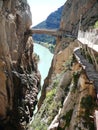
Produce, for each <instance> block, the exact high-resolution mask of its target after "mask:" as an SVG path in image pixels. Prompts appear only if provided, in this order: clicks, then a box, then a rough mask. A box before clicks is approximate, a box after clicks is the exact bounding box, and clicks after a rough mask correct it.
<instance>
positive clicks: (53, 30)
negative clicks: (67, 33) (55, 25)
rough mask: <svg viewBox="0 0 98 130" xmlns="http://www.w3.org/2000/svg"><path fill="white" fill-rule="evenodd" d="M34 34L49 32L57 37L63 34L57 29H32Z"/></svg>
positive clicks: (48, 33)
mask: <svg viewBox="0 0 98 130" xmlns="http://www.w3.org/2000/svg"><path fill="white" fill-rule="evenodd" d="M31 33H32V34H47V35H52V36H55V37H58V36H62V33H63V32H62V31H59V30H57V29H34V28H33V29H31Z"/></svg>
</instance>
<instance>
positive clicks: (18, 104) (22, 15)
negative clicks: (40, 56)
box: [0, 0, 40, 130]
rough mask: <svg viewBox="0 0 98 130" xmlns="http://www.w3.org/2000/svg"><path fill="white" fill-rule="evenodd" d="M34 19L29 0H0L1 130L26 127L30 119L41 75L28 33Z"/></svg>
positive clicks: (19, 129) (18, 129) (17, 129)
mask: <svg viewBox="0 0 98 130" xmlns="http://www.w3.org/2000/svg"><path fill="white" fill-rule="evenodd" d="M31 24H32V21H31V12H30V7H29V5H28V4H27V1H26V0H14V1H13V0H1V1H0V30H1V31H0V130H13V129H14V130H22V129H23V130H24V129H26V126H27V124H28V123H29V122H30V120H31V118H32V116H33V111H34V108H35V105H36V103H37V94H38V91H39V89H40V74H39V71H38V69H37V61H36V58H35V56H34V55H33V41H32V38H31V37H29V36H28V35H26V34H27V32H28V30H29V27H30V25H31Z"/></svg>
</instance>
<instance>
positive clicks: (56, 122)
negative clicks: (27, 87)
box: [32, 0, 98, 130]
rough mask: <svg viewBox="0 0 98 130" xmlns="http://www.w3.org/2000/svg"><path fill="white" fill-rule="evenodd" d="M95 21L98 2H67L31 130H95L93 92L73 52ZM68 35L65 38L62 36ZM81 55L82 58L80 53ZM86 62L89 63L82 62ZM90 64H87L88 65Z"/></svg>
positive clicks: (97, 17)
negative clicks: (80, 33)
mask: <svg viewBox="0 0 98 130" xmlns="http://www.w3.org/2000/svg"><path fill="white" fill-rule="evenodd" d="M97 20H98V1H97V0H86V1H85V0H82V1H79V0H67V2H66V3H65V5H64V9H63V14H62V18H61V25H60V30H63V35H62V37H58V38H57V43H56V48H55V53H54V57H53V61H52V65H51V68H50V71H49V74H48V76H47V78H46V79H45V82H44V85H43V88H42V95H41V98H40V100H39V102H38V108H39V111H38V113H37V114H36V115H35V118H34V121H33V123H32V128H33V129H34V130H36V129H38V130H42V129H43V130H95V129H96V128H95V124H94V111H95V109H96V108H98V106H97V104H96V91H95V86H94V82H92V81H90V79H89V78H88V76H87V74H86V71H85V69H84V66H83V65H81V64H80V62H81V61H80V59H77V56H76V55H75V52H74V49H75V48H76V47H79V46H80V45H79V42H78V40H77V39H75V38H74V37H73V38H72V37H70V36H73V35H74V36H77V34H78V29H79V25H80V24H81V29H82V30H84V31H85V30H87V29H89V28H92V27H94V24H95V22H96V21H97ZM65 32H67V34H68V37H66V35H64V33H65ZM80 53H81V54H83V53H84V52H82V51H81V50H80ZM85 60H87V61H88V59H85ZM87 64H89V63H87Z"/></svg>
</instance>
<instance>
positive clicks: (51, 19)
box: [33, 6, 63, 44]
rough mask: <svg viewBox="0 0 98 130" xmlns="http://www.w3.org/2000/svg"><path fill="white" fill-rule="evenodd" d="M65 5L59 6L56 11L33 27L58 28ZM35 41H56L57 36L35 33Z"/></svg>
mask: <svg viewBox="0 0 98 130" xmlns="http://www.w3.org/2000/svg"><path fill="white" fill-rule="evenodd" d="M62 10H63V6H61V7H60V8H58V9H57V10H56V11H55V12H52V13H51V14H50V15H49V16H48V17H47V19H46V20H45V21H42V22H41V23H39V24H38V25H36V26H34V27H33V28H44V29H58V28H59V26H60V21H61V16H62ZM33 39H34V41H40V42H48V43H53V44H54V43H55V38H54V37H52V36H49V35H45V34H34V35H33Z"/></svg>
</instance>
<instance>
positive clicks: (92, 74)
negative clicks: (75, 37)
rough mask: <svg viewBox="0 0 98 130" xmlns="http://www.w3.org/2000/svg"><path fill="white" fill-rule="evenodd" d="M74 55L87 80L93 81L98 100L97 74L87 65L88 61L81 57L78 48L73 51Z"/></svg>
mask: <svg viewBox="0 0 98 130" xmlns="http://www.w3.org/2000/svg"><path fill="white" fill-rule="evenodd" d="M74 55H75V57H76V58H77V59H78V61H79V62H80V64H81V65H82V66H83V67H84V69H85V71H86V74H87V77H88V79H89V80H90V81H93V83H94V86H95V89H96V94H97V100H98V72H97V71H96V70H95V68H94V66H93V65H92V64H91V63H89V61H88V60H87V59H85V58H84V56H83V55H81V51H80V48H77V49H75V51H74Z"/></svg>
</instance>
